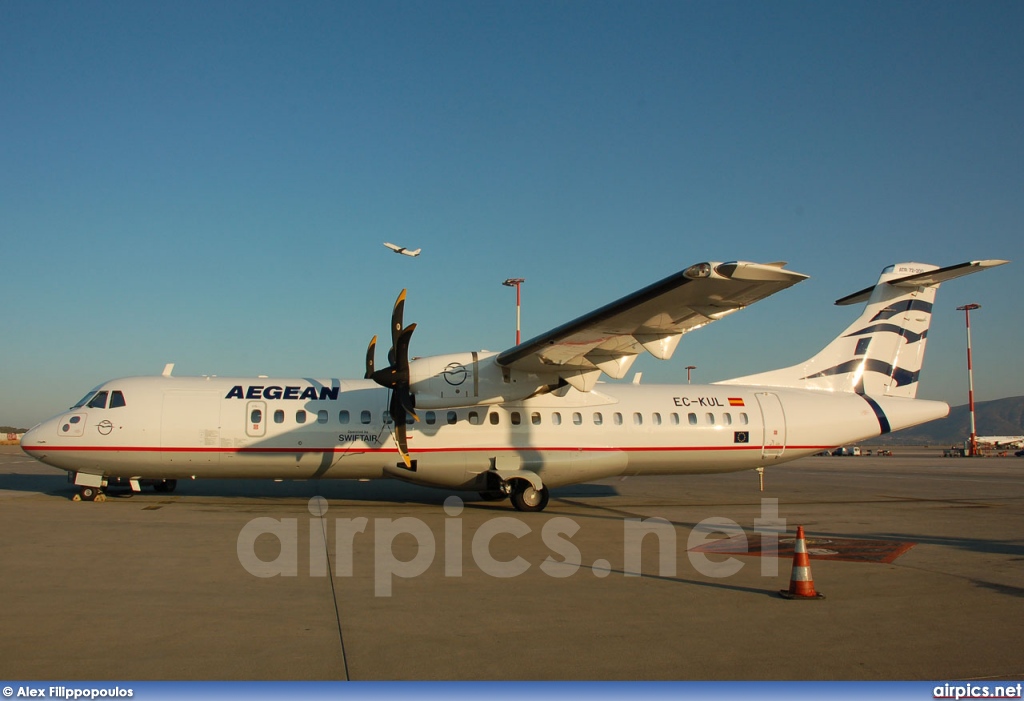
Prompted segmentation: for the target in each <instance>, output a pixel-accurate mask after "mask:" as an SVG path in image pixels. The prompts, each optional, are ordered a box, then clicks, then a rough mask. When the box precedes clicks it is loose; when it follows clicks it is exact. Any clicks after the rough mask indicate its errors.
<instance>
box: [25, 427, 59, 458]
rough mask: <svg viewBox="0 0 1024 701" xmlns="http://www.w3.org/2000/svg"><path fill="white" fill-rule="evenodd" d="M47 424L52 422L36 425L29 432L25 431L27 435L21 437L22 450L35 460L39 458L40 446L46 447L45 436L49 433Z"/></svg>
mask: <svg viewBox="0 0 1024 701" xmlns="http://www.w3.org/2000/svg"><path fill="white" fill-rule="evenodd" d="M47 423H52V422H44V423H40V424H36V425H35V426H33V427H32V428H30V429H29V430H27V431H25V435H24V436H22V437H21V450H22V451H23V452H25V453H28V454H29V455H30V456H32V457H33V458H38V452H36V449H38V448H39V447H40V446H45V445H46V438H45V435H46V433H47V432H46V425H47Z"/></svg>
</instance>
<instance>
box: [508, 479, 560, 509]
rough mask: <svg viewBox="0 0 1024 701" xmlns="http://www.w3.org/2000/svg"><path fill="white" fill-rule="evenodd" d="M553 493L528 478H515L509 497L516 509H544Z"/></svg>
mask: <svg viewBox="0 0 1024 701" xmlns="http://www.w3.org/2000/svg"><path fill="white" fill-rule="evenodd" d="M550 497H551V493H550V492H549V491H548V488H547V487H541V488H540V489H537V488H536V487H534V486H533V485H532V484H530V483H529V482H527V481H526V480H522V479H517V480H513V481H512V484H511V490H510V492H509V498H510V499H511V500H512V506H514V507H515V510H516V511H543V510H544V507H545V506H547V505H548V499H549V498H550Z"/></svg>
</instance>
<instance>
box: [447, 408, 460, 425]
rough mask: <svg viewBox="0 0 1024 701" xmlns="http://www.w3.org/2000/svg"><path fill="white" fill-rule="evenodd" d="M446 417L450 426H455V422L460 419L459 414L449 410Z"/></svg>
mask: <svg viewBox="0 0 1024 701" xmlns="http://www.w3.org/2000/svg"><path fill="white" fill-rule="evenodd" d="M445 419H446V420H447V421H448V425H449V426H454V425H455V422H456V421H458V420H459V415H458V414H456V413H455V412H454V411H449V412H448V415H447V416H446V417H445Z"/></svg>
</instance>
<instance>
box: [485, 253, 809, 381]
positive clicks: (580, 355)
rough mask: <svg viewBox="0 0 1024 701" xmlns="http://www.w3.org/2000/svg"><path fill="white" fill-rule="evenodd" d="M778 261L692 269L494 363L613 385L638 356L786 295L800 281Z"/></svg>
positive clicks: (667, 352)
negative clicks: (774, 296)
mask: <svg viewBox="0 0 1024 701" xmlns="http://www.w3.org/2000/svg"><path fill="white" fill-rule="evenodd" d="M784 265H785V263H748V262H743V261H740V262H730V263H699V264H697V265H693V266H690V267H689V268H687V269H686V270H683V271H681V272H678V273H675V274H674V275H670V276H669V277H667V278H665V279H664V280H660V281H658V282H656V283H654V284H653V285H650V286H648V287H645V288H644V289H642V290H638V291H637V292H634V293H633V294H630V295H626V296H625V297H623V298H622V299H620V300H617V301H615V302H612V303H611V304H608V305H605V306H604V307H601V308H600V309H596V310H594V311H592V312H590V313H589V314H585V315H583V316H581V317H579V318H578V319H574V320H573V321H570V322H569V323H567V324H563V325H562V326H559V327H558V328H555V329H552V330H551V331H548V332H547V333H544V334H541V335H540V336H537V337H536V338H533V339H530V340H528V341H525V342H523V343H521V344H519V345H518V346H515V347H514V348H510V349H508V350H506V351H504V352H503V353H500V354H499V355H498V357H497V358H496V361H497V363H498V364H499V365H501V366H504V367H509V368H512V369H515V370H520V371H523V372H531V373H538V374H557V375H558V376H559V377H561V378H562V379H564V380H565V381H566V382H568V383H569V384H571V385H572V386H574V387H576V388H577V389H580V390H581V391H589V390H590V389H592V388H593V386H594V384H595V383H596V382H597V380H598V378H599V377H600V376H601V373H602V372H603V373H606V374H607V375H608V376H610V377H613V378H615V379H619V378H622V377H624V376H625V375H626V373H627V372H628V371H629V368H630V366H631V365H632V364H633V361H634V360H636V357H637V356H638V355H639V354H640V353H643V352H644V351H645V350H646V351H649V352H650V353H651V354H652V355H653V356H655V357H656V358H659V359H661V360H667V359H668V358H670V357H672V354H673V352H675V349H676V347H677V346H678V345H679V341H680V339H681V338H682V336H683V334H685V333H687V332H689V331H693V330H694V329H697V328H700V327H701V326H704V325H706V324H710V323H711V322H712V321H715V320H717V319H721V318H722V317H723V316H725V315H727V314H730V313H732V312H734V311H737V310H739V309H742V308H743V307H746V306H748V305H750V304H753V303H754V302H756V301H758V300H760V299H764V298H765V297H768V296H769V295H772V294H775V293H776V292H779V291H781V290H784V289H786V288H787V287H790V286H792V285H795V284H796V283H798V282H800V281H801V280H805V279H807V276H806V275H802V274H800V273H796V272H793V271H790V270H785V269H783V266H784Z"/></svg>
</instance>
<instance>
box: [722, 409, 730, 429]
mask: <svg viewBox="0 0 1024 701" xmlns="http://www.w3.org/2000/svg"><path fill="white" fill-rule="evenodd" d="M722 423H724V424H725V425H726V426H732V414H730V413H729V412H725V413H724V414H722Z"/></svg>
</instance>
